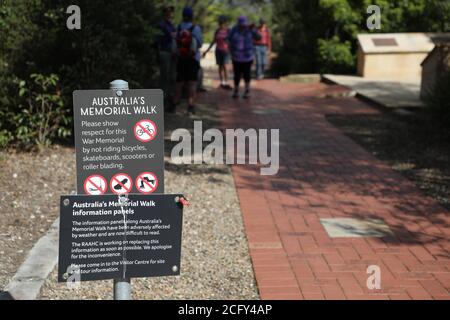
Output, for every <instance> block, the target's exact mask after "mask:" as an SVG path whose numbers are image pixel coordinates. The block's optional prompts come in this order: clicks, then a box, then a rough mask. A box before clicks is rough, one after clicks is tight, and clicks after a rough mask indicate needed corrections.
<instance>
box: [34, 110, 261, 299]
mask: <svg viewBox="0 0 450 320" xmlns="http://www.w3.org/2000/svg"><path fill="white" fill-rule="evenodd" d="M198 107H199V108H198V112H197V116H196V117H197V118H198V119H203V120H204V121H203V127H204V129H207V128H208V127H218V126H219V122H218V119H217V116H216V113H215V112H214V111H215V108H214V106H213V105H211V104H200V105H199V106H198ZM182 109H183V110H180V111H179V112H178V113H177V114H176V115H170V116H167V118H166V122H165V126H166V130H165V131H166V156H168V155H169V154H170V150H171V145H172V143H171V142H170V133H171V131H172V130H173V129H175V128H177V127H182V128H192V127H193V119H192V118H189V117H186V116H185V110H184V108H182ZM168 140H169V141H168ZM66 152H68V153H69V152H70V154H71V156H73V150H66ZM71 161H72V162H71V165H74V163H75V159H74V157H73V159H71ZM74 179H75V177H74V176H72V177H70V179H69V180H70V181H72V183H74V181H75V180H74ZM66 180H67V179H66ZM165 184H166V190H165V191H166V193H183V194H184V195H185V196H186V197H187V198H188V199H189V201H190V203H191V205H190V206H189V207H187V208H186V209H185V211H184V218H183V245H182V261H181V276H179V277H162V278H134V279H132V285H133V298H134V299H258V298H259V296H258V293H257V288H256V284H255V280H254V274H253V269H252V265H251V261H250V257H249V253H248V246H247V240H246V237H245V232H244V228H243V223H242V217H241V212H240V208H239V203H238V199H237V195H236V192H235V188H234V182H233V178H232V175H231V172H230V169H229V167H227V166H223V165H221V166H219V165H217V166H212V165H174V164H171V163H170V162H169V157H166V172H165ZM55 203H57V202H55ZM56 209H57V208H56V207H55V210H56ZM56 276H57V274H56V268H55V270H54V271H53V272H52V274H51V275H50V276H49V278H48V279H47V281H46V283H45V284H44V286H43V288H42V290H41V294H40V297H39V299H112V297H113V296H112V293H113V291H112V280H109V281H92V282H82V283H81V287H80V288H79V289H78V290H71V289H68V288H67V287H66V285H65V284H64V283H62V284H60V283H57V282H56V278H57V277H56Z"/></svg>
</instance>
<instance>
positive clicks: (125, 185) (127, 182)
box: [109, 173, 133, 194]
mask: <svg viewBox="0 0 450 320" xmlns="http://www.w3.org/2000/svg"><path fill="white" fill-rule="evenodd" d="M109 186H110V187H111V191H112V192H113V193H115V194H128V193H130V191H131V189H132V187H133V183H132V181H131V178H130V176H129V175H127V174H125V173H118V174H116V175H115V176H113V177H112V178H111V181H110V183H109Z"/></svg>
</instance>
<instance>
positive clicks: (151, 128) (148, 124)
mask: <svg viewBox="0 0 450 320" xmlns="http://www.w3.org/2000/svg"><path fill="white" fill-rule="evenodd" d="M156 133H157V130H156V124H155V123H154V122H153V121H152V120H141V121H139V122H138V123H136V124H135V125H134V136H135V137H136V139H138V140H139V141H141V142H149V141H152V140H153V139H154V138H155V137H156Z"/></svg>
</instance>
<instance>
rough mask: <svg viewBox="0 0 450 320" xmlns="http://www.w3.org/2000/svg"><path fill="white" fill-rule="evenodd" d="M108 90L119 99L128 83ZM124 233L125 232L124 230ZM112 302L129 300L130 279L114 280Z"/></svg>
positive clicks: (120, 82) (112, 84)
mask: <svg viewBox="0 0 450 320" xmlns="http://www.w3.org/2000/svg"><path fill="white" fill-rule="evenodd" d="M109 88H110V89H111V90H114V91H116V95H117V96H119V97H120V96H122V91H124V90H128V89H129V87H128V82H126V81H124V80H114V81H112V82H110V83H109ZM122 209H123V208H122ZM124 232H126V230H124ZM125 267H126V266H125ZM114 300H131V281H130V278H120V279H114Z"/></svg>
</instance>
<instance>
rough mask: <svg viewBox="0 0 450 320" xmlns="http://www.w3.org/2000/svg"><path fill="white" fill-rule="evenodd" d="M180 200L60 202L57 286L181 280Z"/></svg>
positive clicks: (72, 198)
mask: <svg viewBox="0 0 450 320" xmlns="http://www.w3.org/2000/svg"><path fill="white" fill-rule="evenodd" d="M181 197H182V196H181V195H171V194H164V195H163V194H154V195H140V194H131V195H128V196H127V197H125V196H122V197H120V196H116V195H102V196H86V195H70V196H62V197H61V204H60V206H61V216H60V242H59V243H60V245H59V262H58V281H60V282H66V281H67V280H68V277H69V276H70V275H71V273H73V272H74V271H75V270H77V272H78V273H79V280H80V281H89V280H102V279H114V278H131V277H156V276H173V275H179V273H180V255H181V234H182V223H183V205H182V202H181V201H180V198H181Z"/></svg>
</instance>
